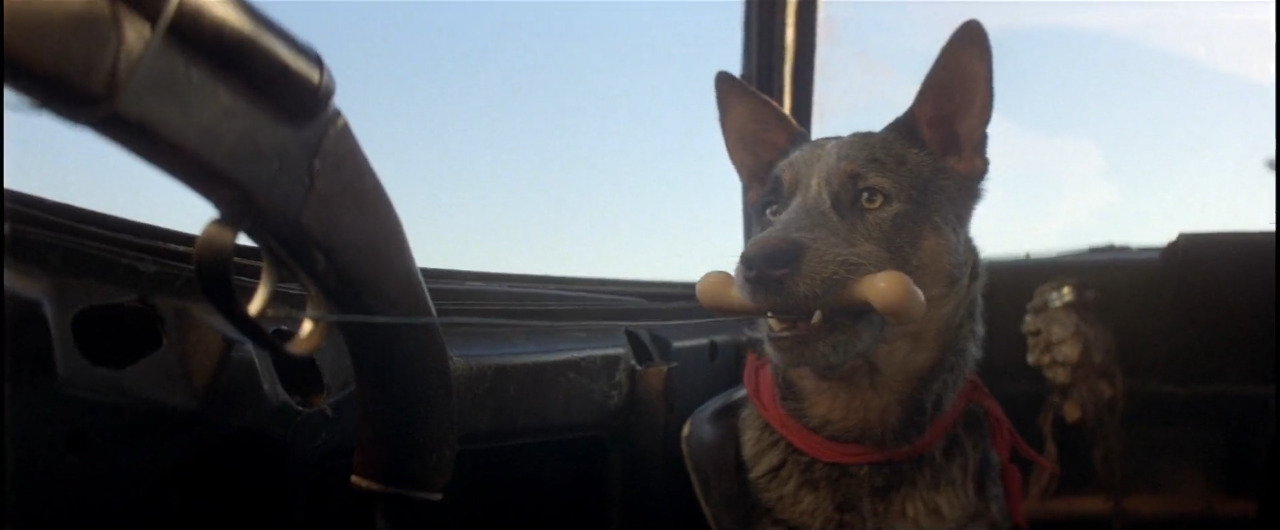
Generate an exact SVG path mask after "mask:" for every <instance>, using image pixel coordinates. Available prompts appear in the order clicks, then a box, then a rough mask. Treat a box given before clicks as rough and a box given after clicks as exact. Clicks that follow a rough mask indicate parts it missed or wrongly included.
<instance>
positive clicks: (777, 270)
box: [738, 237, 804, 285]
mask: <svg viewBox="0 0 1280 530" xmlns="http://www.w3.org/2000/svg"><path fill="white" fill-rule="evenodd" d="M803 255H804V245H803V244H802V243H800V242H799V241H796V240H794V239H791V238H785V237H765V238H760V239H757V240H755V241H752V242H751V243H749V244H748V245H747V249H746V250H744V251H742V257H741V258H739V259H738V263H739V264H740V265H741V266H742V274H743V279H744V280H746V281H747V283H750V284H755V285H761V284H776V283H782V282H783V281H786V279H787V278H790V277H791V275H792V274H794V273H795V271H796V269H797V268H798V266H799V265H800V257H801V256H803Z"/></svg>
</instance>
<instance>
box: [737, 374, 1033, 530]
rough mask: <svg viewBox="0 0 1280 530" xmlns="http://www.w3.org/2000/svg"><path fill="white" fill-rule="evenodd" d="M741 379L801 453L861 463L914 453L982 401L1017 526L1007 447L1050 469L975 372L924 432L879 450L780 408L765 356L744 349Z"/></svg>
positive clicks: (1015, 480)
mask: <svg viewBox="0 0 1280 530" xmlns="http://www.w3.org/2000/svg"><path fill="white" fill-rule="evenodd" d="M742 382H743V385H744V386H745V387H746V389H747V395H748V396H749V397H750V398H751V403H752V404H754V405H755V407H756V410H758V411H760V415H761V416H762V417H764V419H765V421H767V422H769V425H771V426H773V428H774V430H776V431H778V434H781V435H782V437H783V438H786V439H787V441H788V442H790V443H791V445H793V446H795V448H796V449H799V450H800V451H801V452H803V453H804V454H806V455H809V456H811V457H813V458H816V459H818V460H821V461H823V462H826V463H828V464H845V465H865V464H874V463H878V462H889V461H896V460H905V459H908V458H911V457H914V456H919V455H921V454H924V453H926V452H928V451H929V450H930V449H933V448H935V447H937V445H938V444H939V443H940V442H942V440H943V438H945V437H946V434H947V432H949V431H950V430H951V428H952V427H953V426H955V423H956V421H957V420H959V419H960V416H961V415H963V414H964V409H965V405H968V404H971V403H972V404H974V405H978V406H979V407H982V410H983V412H985V413H986V414H987V424H988V426H989V432H990V435H991V443H992V445H993V446H994V448H995V450H996V454H997V455H999V457H1000V468H1001V479H1002V481H1003V482H1004V495H1005V502H1006V503H1007V504H1008V507H1009V513H1010V515H1011V516H1012V518H1013V521H1014V523H1015V524H1017V525H1018V527H1019V528H1026V527H1027V520H1026V516H1025V515H1024V514H1023V513H1022V474H1021V473H1020V472H1019V471H1018V468H1017V466H1015V465H1013V462H1012V460H1011V456H1012V452H1013V449H1017V450H1018V453H1020V454H1021V455H1022V456H1023V457H1024V458H1026V459H1028V460H1031V461H1032V462H1034V463H1035V464H1036V465H1039V466H1043V467H1045V468H1047V469H1053V466H1052V465H1051V464H1049V462H1047V461H1045V460H1044V459H1043V458H1041V457H1040V455H1039V454H1037V453H1036V452H1035V450H1033V449H1031V447H1030V446H1029V445H1027V442H1026V441H1024V440H1023V439H1022V437H1021V436H1019V435H1018V432H1017V431H1016V430H1015V429H1014V428H1013V423H1011V422H1010V421H1009V418H1008V417H1007V416H1005V414H1004V410H1002V409H1001V408H1000V403H999V402H998V401H996V398H995V396H992V395H991V392H989V391H988V390H987V387H986V386H985V385H983V384H982V381H979V380H978V378H977V376H971V377H970V378H969V380H968V381H967V382H966V383H965V386H964V388H962V389H961V390H960V394H959V396H957V399H956V400H955V403H954V404H952V405H951V408H949V409H947V410H946V411H945V412H944V413H943V414H942V415H941V416H938V418H937V419H935V420H934V421H933V423H932V424H931V425H929V429H928V430H926V431H925V433H924V436H922V437H920V439H918V440H916V441H915V442H913V443H912V444H910V445H906V446H903V447H898V448H894V449H889V450H884V451H881V450H877V449H873V448H870V447H866V446H863V445H858V444H853V443H841V442H833V441H831V440H828V439H826V438H823V437H822V436H821V435H819V434H817V433H815V432H813V431H811V430H809V429H808V428H806V427H805V426H804V425H801V424H800V422H799V421H797V420H796V419H795V418H793V417H791V415H790V414H787V412H786V411H785V410H783V408H782V402H781V401H780V400H779V395H778V386H777V381H776V380H775V379H774V376H773V368H772V366H771V365H770V363H769V361H768V360H766V359H764V358H762V357H761V356H760V355H758V354H756V353H755V352H748V354H747V366H746V370H745V372H744V373H743V377H742Z"/></svg>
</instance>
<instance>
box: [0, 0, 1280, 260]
mask: <svg viewBox="0 0 1280 530" xmlns="http://www.w3.org/2000/svg"><path fill="white" fill-rule="evenodd" d="M255 5H257V6H258V7H259V8H260V9H262V10H263V11H264V12H265V13H266V14H267V15H269V16H270V17H272V18H273V19H275V20H276V21H278V22H279V23H280V24H281V25H282V26H283V27H285V28H288V29H289V30H290V31H291V32H293V33H295V34H296V35H297V36H298V37H299V38H300V39H302V40H303V41H305V42H308V43H310V44H311V45H313V46H314V47H315V48H316V49H317V50H318V51H319V52H320V53H321V54H322V55H323V57H324V59H325V62H326V64H327V65H328V66H329V67H330V68H331V69H332V71H333V73H334V75H335V77H336V79H337V86H338V91H337V96H336V97H337V103H338V105H339V106H340V108H341V109H342V110H343V112H344V113H345V114H346V115H347V116H348V117H349V119H350V120H351V122H352V124H353V126H354V128H355V131H356V133H357V135H358V136H359V138H360V141H361V144H362V146H363V148H364V149H365V151H366V153H367V154H368V156H369V158H370V160H371V161H372V163H373V165H374V167H375V169H377V171H378V173H379V176H380V177H381V179H382V181H383V183H384V185H385V186H386V188H387V190H388V191H389V193H390V195H391V197H392V200H393V202H394V203H395V205H396V207H397V209H398V211H399V214H400V216H401V218H402V220H403V222H404V224H405V229H406V232H407V234H408V237H409V239H410V242H411V244H412V246H413V249H414V253H415V256H416V257H417V259H418V261H419V264H420V265H422V266H427V267H439V268H453V269H466V270H476V271H493V272H511V273H529V274H550V275H564V276H590V277H603V278H627V279H659V280H686V281H688V280H694V279H696V278H697V277H698V276H700V275H701V274H702V273H703V272H705V271H707V270H712V269H723V268H728V267H732V265H733V263H734V260H735V259H736V257H737V255H738V252H739V251H740V250H741V248H742V241H741V234H742V227H741V223H742V216H741V212H740V208H741V207H740V199H741V197H740V194H739V193H740V191H739V186H738V182H737V178H736V176H735V174H734V171H733V169H732V167H731V165H730V164H729V160H728V157H727V155H726V153H725V149H724V144H723V141H722V140H721V136H720V130H719V125H718V122H717V113H716V108H715V101H714V93H713V90H712V78H713V75H714V73H715V72H716V71H717V70H729V71H733V72H737V71H738V70H739V69H740V67H741V62H742V42H743V35H742V30H743V26H742V20H743V18H742V15H743V5H742V3H741V2H739V1H728V0H725V1H679V2H672V1H662V2H657V1H655V2H616V1H591V2H488V1H482V2H434V1H424V2H380V1H342V2H320V1H279V0H276V1H263V2H255ZM1274 5H1275V4H1274V2H1214V3H1207V2H1178V3H1172V2H1170V3H1161V2H1137V3H1105V2H1065V3H1042V2H1017V3H1015V2H990V3H975V2H851V1H826V2H823V3H822V4H821V6H820V8H819V17H820V19H819V24H818V52H817V55H818V56H817V73H816V80H815V86H816V90H815V101H814V112H813V122H814V133H815V136H829V135H843V134H847V133H850V132H854V131H859V130H874V129H879V128H880V127H882V126H883V125H884V124H886V123H888V121H889V120H891V119H892V118H893V117H894V116H896V115H898V114H899V113H901V112H902V111H903V110H904V109H905V108H906V107H907V105H908V103H909V102H910V99H911V97H912V96H913V94H914V91H915V88H916V87H917V86H918V83H919V81H920V79H921V78H922V77H923V75H924V73H925V71H926V70H927V69H928V67H929V66H930V63H931V61H932V59H933V57H934V55H935V54H936V52H937V49H938V47H939V46H940V45H941V44H942V39H943V38H944V37H945V35H948V34H949V32H950V31H951V30H952V29H954V28H955V26H956V25H957V24H959V23H960V22H961V21H963V20H964V19H967V18H978V19H980V20H982V22H983V23H984V25H985V26H986V27H987V29H988V31H989V33H990V35H991V41H992V44H993V46H994V54H995V64H996V68H995V93H996V111H995V117H994V119H993V120H992V124H991V127H990V131H989V132H990V157H991V171H990V174H989V175H988V177H987V180H986V194H985V198H984V200H983V202H982V203H981V205H980V206H979V208H978V210H977V214H976V217H975V219H974V226H973V231H974V235H975V239H976V240H977V242H978V244H979V246H980V248H981V250H982V251H983V253H984V254H985V255H987V256H988V257H1006V256H1022V255H1026V254H1033V255H1037V254H1052V253H1057V252H1063V251H1070V250H1076V249H1081V248H1085V247H1089V246H1096V245H1106V244H1117V245H1131V246H1159V245H1163V244H1165V243H1167V242H1168V241H1169V240H1170V239H1172V238H1173V237H1175V236H1176V235H1177V234H1178V233H1179V232H1198V231H1261V230H1266V231H1270V230H1274V227H1275V225H1274V221H1275V215H1274V211H1275V177H1274V172H1273V170H1272V169H1269V168H1268V166H1267V161H1268V160H1269V159H1271V158H1272V157H1274V152H1275V133H1274V129H1275V22H1274V20H1275V19H1274ZM4 120H5V140H4V171H5V181H6V182H5V186H6V187H7V188H11V189H16V190H19V191H24V192H28V193H34V194H37V195H40V196H44V197H47V198H50V199H54V200H58V201H64V202H69V203H71V204H75V205H78V206H84V207H88V208H92V209H95V210H99V211H103V212H106V213H110V214H114V215H119V216H123V217H127V218H130V219H136V220H139V221H144V222H148V223H152V224H156V225H160V226H165V227H169V228H173V229H177V230H182V231H186V232H197V231H198V230H199V229H200V227H202V226H203V225H204V223H206V222H207V221H208V220H209V219H211V218H212V217H214V216H215V215H216V212H215V211H214V209H213V208H212V207H211V206H210V205H209V203H208V202H207V201H205V200H204V199H203V198H201V197H199V196H198V195H196V194H195V193H194V192H192V191H190V190H188V189H187V188H186V187H184V186H183V185H181V184H180V183H178V182H177V181H176V180H174V179H172V178H170V177H168V176H167V175H164V174H162V173H160V172H159V171H158V170H156V169H155V168H154V167H152V166H151V165H150V164H149V163H147V162H145V161H143V160H141V159H139V158H138V157H136V156H134V155H132V154H131V153H128V152H125V151H124V150H123V149H121V148H120V147H118V146H116V145H115V144H113V143H111V142H110V141H108V140H106V139H105V138H103V137H101V136H99V135H97V134H96V133H93V132H92V131H90V130H88V129H86V128H83V127H79V126H74V125H71V124H69V123H68V122H65V121H63V120H61V119H60V118H57V117H55V116H53V115H52V114H49V113H44V112H40V111H38V110H34V109H32V108H31V107H30V106H29V105H27V104H25V103H23V102H22V101H20V100H19V99H18V98H15V97H14V95H13V94H12V93H11V92H10V91H8V90H7V89H6V92H5V111H4ZM343 214H346V215H353V216H354V215H359V212H355V211H352V212H343Z"/></svg>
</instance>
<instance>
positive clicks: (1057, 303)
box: [1022, 283, 1084, 386]
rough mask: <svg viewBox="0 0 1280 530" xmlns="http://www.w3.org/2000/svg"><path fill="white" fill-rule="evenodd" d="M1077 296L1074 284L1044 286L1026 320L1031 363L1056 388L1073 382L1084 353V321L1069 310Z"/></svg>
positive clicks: (1038, 292)
mask: <svg viewBox="0 0 1280 530" xmlns="http://www.w3.org/2000/svg"><path fill="white" fill-rule="evenodd" d="M1075 297H1076V292H1075V288H1074V287H1073V286H1072V285H1070V284H1059V283H1048V284H1045V285H1042V286H1041V287H1040V288H1038V289H1036V292H1035V295H1033V296H1032V298H1031V302H1030V303H1028V304H1027V314H1026V317H1024V318H1023V320H1022V333H1023V335H1026V337H1027V364H1028V365H1030V366H1032V367H1034V368H1038V369H1039V370H1040V372H1041V373H1042V374H1044V377H1045V379H1048V380H1049V382H1050V383H1052V384H1053V385H1056V386H1066V385H1068V384H1070V383H1071V381H1072V376H1073V375H1074V374H1075V371H1076V369H1077V367H1078V366H1079V364H1080V360H1081V356H1082V354H1083V353H1084V335H1083V333H1082V330H1081V329H1080V319H1079V318H1078V317H1077V316H1076V315H1075V312H1074V311H1072V310H1071V309H1070V307H1069V304H1070V303H1071V302H1073V301H1075Z"/></svg>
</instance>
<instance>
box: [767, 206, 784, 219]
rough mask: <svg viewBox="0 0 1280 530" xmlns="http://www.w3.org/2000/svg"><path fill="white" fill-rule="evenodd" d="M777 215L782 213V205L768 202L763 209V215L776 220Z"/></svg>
mask: <svg viewBox="0 0 1280 530" xmlns="http://www.w3.org/2000/svg"><path fill="white" fill-rule="evenodd" d="M779 215H782V207H781V206H778V205H777V204H776V203H775V204H770V205H769V206H767V207H765V209H764V216H765V218H767V219H768V220H770V221H777V220H778V216H779Z"/></svg>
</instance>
